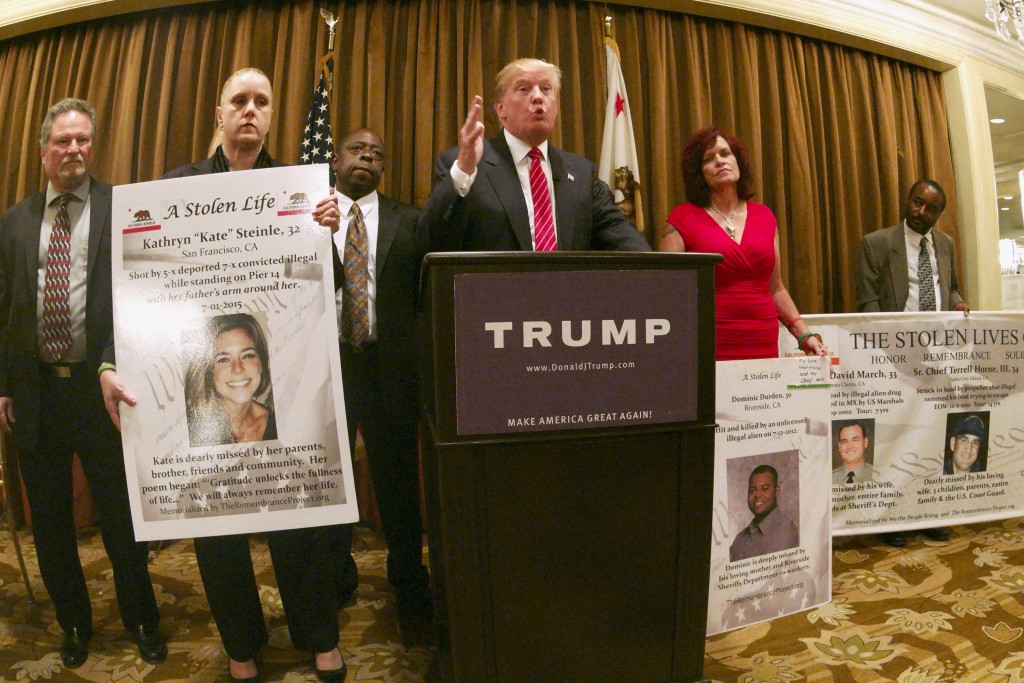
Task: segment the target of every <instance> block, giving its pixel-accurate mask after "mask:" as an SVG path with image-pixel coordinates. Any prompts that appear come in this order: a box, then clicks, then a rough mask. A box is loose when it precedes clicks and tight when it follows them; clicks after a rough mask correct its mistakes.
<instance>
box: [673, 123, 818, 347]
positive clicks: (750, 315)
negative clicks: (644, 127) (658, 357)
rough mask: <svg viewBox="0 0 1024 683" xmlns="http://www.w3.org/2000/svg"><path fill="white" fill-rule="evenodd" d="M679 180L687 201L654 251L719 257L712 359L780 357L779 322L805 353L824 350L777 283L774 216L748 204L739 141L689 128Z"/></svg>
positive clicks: (746, 169) (749, 182)
mask: <svg viewBox="0 0 1024 683" xmlns="http://www.w3.org/2000/svg"><path fill="white" fill-rule="evenodd" d="M683 182H684V184H685V187H686V197H687V199H689V200H690V201H688V202H687V203H686V204H682V205H680V206H677V207H676V208H675V209H673V210H672V213H671V214H669V217H668V224H667V225H666V226H665V230H664V232H663V233H662V237H661V242H660V244H659V245H658V250H659V251H692V252H705V253H716V254H722V256H723V257H724V258H723V261H722V262H721V263H720V264H718V265H717V266H715V349H716V357H717V359H718V360H744V359H749V358H776V357H778V355H779V341H778V339H779V328H778V322H781V323H782V324H783V325H785V326H786V327H787V328H788V329H789V331H790V333H791V334H792V335H793V336H794V337H796V339H797V342H798V344H799V346H800V349H801V350H802V351H804V353H806V354H807V355H809V356H811V355H817V356H824V355H826V354H827V353H828V351H827V350H826V349H825V345H824V344H823V343H822V341H821V337H820V336H819V335H818V334H816V333H814V332H811V331H810V330H808V329H807V325H805V324H804V321H803V320H802V319H801V318H800V313H799V312H798V311H797V308H796V304H794V303H793V298H792V297H791V296H790V295H789V292H788V291H786V287H785V286H784V285H783V284H782V271H781V269H780V267H779V234H778V230H777V229H776V221H775V215H774V214H773V213H772V212H771V209H769V208H768V207H767V206H764V205H763V204H758V203H757V202H752V201H750V198H751V197H752V196H753V195H754V192H753V177H752V175H751V171H750V163H749V161H748V159H747V154H746V150H745V149H744V148H743V145H742V144H741V143H740V142H739V140H737V139H736V138H734V137H733V136H731V135H729V134H728V133H725V132H723V131H722V130H721V129H719V128H717V127H710V128H704V129H702V130H699V131H697V132H696V133H694V134H693V136H691V137H690V139H689V140H688V141H687V142H686V145H685V146H684V147H683Z"/></svg>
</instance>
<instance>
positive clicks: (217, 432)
mask: <svg viewBox="0 0 1024 683" xmlns="http://www.w3.org/2000/svg"><path fill="white" fill-rule="evenodd" d="M261 317H262V316H261ZM264 324H265V322H264V323H263V324H261V322H260V321H257V319H256V318H255V317H254V316H253V315H251V314H248V313H232V314H228V315H218V316H216V317H214V318H211V319H210V321H209V322H208V323H207V325H206V327H204V328H203V329H201V330H189V331H187V332H185V333H184V334H183V335H182V349H183V351H182V355H183V359H184V361H185V415H186V418H187V420H188V434H189V443H190V444H191V445H192V446H193V447H197V446H217V445H221V444H228V443H249V442H253V441H269V440H271V439H276V438H277V422H276V420H275V418H274V408H273V405H274V400H273V395H272V392H271V386H270V354H269V351H268V350H267V337H266V333H265V332H264V329H263V325H264Z"/></svg>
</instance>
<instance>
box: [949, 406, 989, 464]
mask: <svg viewBox="0 0 1024 683" xmlns="http://www.w3.org/2000/svg"><path fill="white" fill-rule="evenodd" d="M988 418H989V414H988V413H987V412H983V413H960V414H954V415H950V416H949V419H948V420H947V422H948V423H949V424H952V428H951V429H950V428H947V433H948V434H949V445H948V447H947V448H946V456H945V458H944V459H943V461H942V473H943V474H968V473H972V472H984V471H985V466H986V460H987V458H988V441H987V439H986V435H987V434H988V428H987V424H988Z"/></svg>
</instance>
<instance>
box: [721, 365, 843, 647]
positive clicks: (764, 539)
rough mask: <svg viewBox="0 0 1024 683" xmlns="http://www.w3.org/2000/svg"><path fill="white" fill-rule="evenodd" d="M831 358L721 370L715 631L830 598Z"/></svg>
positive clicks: (794, 610) (810, 606) (790, 612)
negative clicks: (827, 381)
mask: <svg viewBox="0 0 1024 683" xmlns="http://www.w3.org/2000/svg"><path fill="white" fill-rule="evenodd" d="M827 370H828V361H827V359H823V358H800V359H770V360H750V361H729V362H719V363H718V364H717V366H716V382H717V403H716V408H715V419H716V421H717V422H718V429H717V433H716V436H715V484H714V485H715V491H714V500H715V510H714V519H713V528H712V545H711V581H710V592H709V600H708V634H709V635H711V634H715V633H720V632H722V631H728V630H731V629H735V628H739V627H741V626H748V625H750V624H755V623H758V622H761V621H766V620H769V619H775V618H777V617H781V616H785V615H786V614H792V613H794V612H799V611H802V610H807V609H810V608H812V607H814V606H816V605H820V604H822V603H825V602H828V601H829V600H830V599H831V576H832V572H831V570H832V568H831V553H830V550H831V536H830V533H829V504H830V493H831V492H830V484H829V469H828V447H829V439H828V433H829V430H828V426H829V411H828V401H827V397H828V389H827V387H825V386H824V385H823V383H822V380H823V379H824V377H825V376H826V375H827Z"/></svg>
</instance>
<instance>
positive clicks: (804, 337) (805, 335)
mask: <svg viewBox="0 0 1024 683" xmlns="http://www.w3.org/2000/svg"><path fill="white" fill-rule="evenodd" d="M811 337H814V338H815V339H817V340H818V343H819V344H823V343H824V342H823V341H822V340H821V335H820V334H818V333H817V332H804V333H803V334H801V335H800V338H799V339H797V341H796V345H797V348H799V349H800V350H801V351H806V350H807V349H805V348H804V346H805V345H806V344H807V340H808V339H810V338H811Z"/></svg>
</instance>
